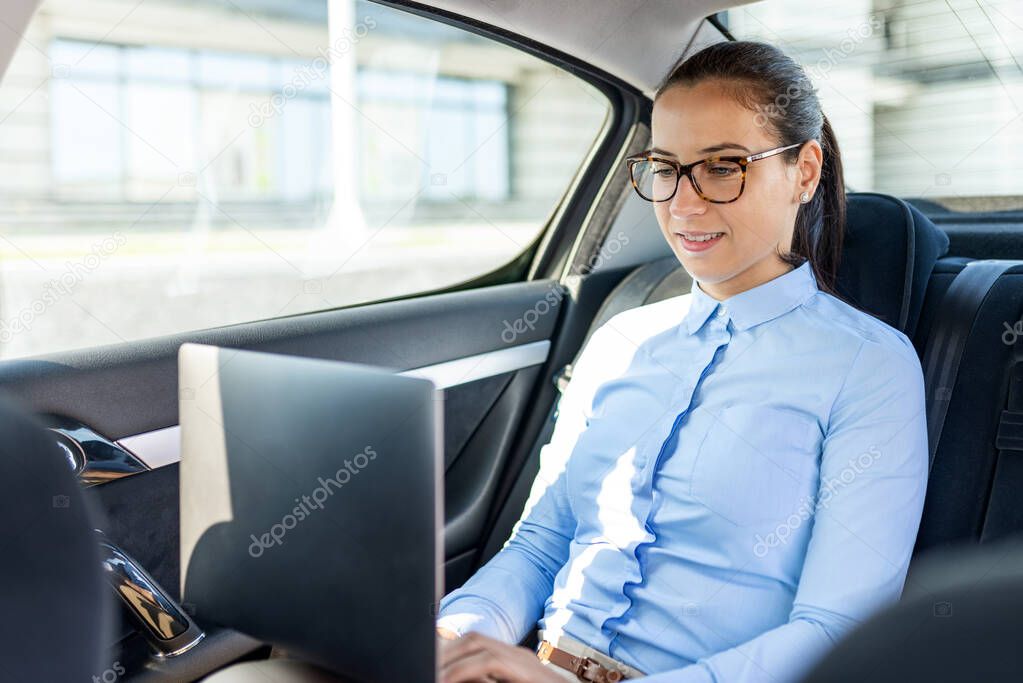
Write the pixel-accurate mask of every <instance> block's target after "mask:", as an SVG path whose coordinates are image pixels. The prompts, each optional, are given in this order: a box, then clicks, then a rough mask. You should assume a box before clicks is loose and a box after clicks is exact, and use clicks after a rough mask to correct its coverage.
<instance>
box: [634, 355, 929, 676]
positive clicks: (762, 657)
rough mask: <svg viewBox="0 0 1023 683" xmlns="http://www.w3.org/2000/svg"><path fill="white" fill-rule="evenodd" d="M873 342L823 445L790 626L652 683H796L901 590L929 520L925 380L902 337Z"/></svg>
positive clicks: (853, 372)
mask: <svg viewBox="0 0 1023 683" xmlns="http://www.w3.org/2000/svg"><path fill="white" fill-rule="evenodd" d="M900 341H901V342H902V344H901V346H899V347H897V348H893V347H892V345H885V344H882V343H880V342H878V341H874V340H868V341H865V342H864V343H863V345H862V346H861V347H860V350H859V352H858V355H857V357H856V360H855V361H854V362H853V366H852V368H851V369H850V371H849V374H848V376H847V377H846V380H845V383H844V384H843V386H842V388H841V389H840V391H839V393H838V396H837V398H836V399H835V401H834V404H833V406H832V409H831V412H830V420H829V424H828V426H827V429H826V436H825V438H824V442H823V448H822V455H821V468H820V486H819V489H818V494H817V504H816V507H815V511H814V517H813V529H812V532H811V537H810V542H809V545H808V547H807V554H806V559H805V561H804V564H803V571H802V574H801V576H800V581H799V587H798V588H797V590H796V596H795V599H794V602H793V606H792V611H791V613H790V615H789V621H788V623H786V624H784V625H782V626H779V627H777V628H774V629H772V630H770V631H767V632H765V633H762V634H760V635H759V636H757V637H756V638H753V639H752V640H749V641H747V642H745V643H743V644H741V645H738V646H737V647H734V648H732V649H729V650H725V651H722V652H718V653H715V654H713V655H711V656H708V657H706V658H703V659H700V660H698V661H697V662H695V663H694V664H692V665H690V666H687V667H684V668H682V669H676V670H674V671H668V672H662V673H658V674H654V675H652V676H648V677H646V678H644V679H643V680H644V681H649V682H650V683H669V682H670V683H724V682H726V681H727V683H753V682H754V681H758V682H759V681H765V680H767V681H772V683H795V682H796V681H799V680H800V679H801V678H802V676H803V675H805V674H806V673H807V672H808V670H809V669H810V668H811V667H812V666H813V665H814V664H816V663H817V661H818V660H819V659H820V658H821V657H822V656H823V655H824V654H826V653H827V651H828V650H829V649H830V648H831V647H832V646H833V645H834V644H835V643H836V642H837V641H838V640H839V639H840V638H842V637H843V636H844V635H846V634H847V633H848V632H849V631H850V630H851V629H852V628H853V627H854V626H856V625H857V624H859V623H860V622H862V621H863V620H865V619H866V618H867V617H869V616H870V615H871V614H872V613H874V612H875V611H876V610H878V609H880V608H882V607H884V606H886V605H888V604H891V603H894V602H895V601H897V600H898V598H899V596H900V595H901V593H902V588H903V584H904V582H905V579H906V573H907V571H908V568H909V560H910V556H911V555H912V551H913V546H914V545H915V541H916V535H917V531H918V528H919V526H920V518H921V515H922V513H923V503H924V494H925V492H926V488H927V470H928V449H927V421H926V411H925V403H924V382H923V373H922V371H921V368H920V363H919V360H918V359H917V356H916V353H915V352H914V351H913V350H912V349H913V347H912V344H911V343H910V342H909V340H908V339H906V338H905V337H904V336H902V337H900Z"/></svg>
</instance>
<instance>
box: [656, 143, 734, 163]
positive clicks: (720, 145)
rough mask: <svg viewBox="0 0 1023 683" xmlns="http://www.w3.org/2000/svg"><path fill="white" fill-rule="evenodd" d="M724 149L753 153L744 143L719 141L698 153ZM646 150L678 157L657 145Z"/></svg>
mask: <svg viewBox="0 0 1023 683" xmlns="http://www.w3.org/2000/svg"><path fill="white" fill-rule="evenodd" d="M725 149H741V150H743V151H744V152H748V153H750V154H752V153H753V152H752V151H751V150H750V149H749V148H747V147H746V146H745V145H740V144H739V143H737V142H720V143H718V144H716V145H712V146H710V147H704V148H703V149H701V150H700V151H699V152H698V153H699V154H713V153H714V152H720V151H721V150H725ZM648 151H649V153H650V154H657V155H660V156H665V157H675V158H676V159H677V158H678V155H677V154H675V153H674V152H669V151H668V150H666V149H661V148H659V147H651V148H650V149H649V150H648Z"/></svg>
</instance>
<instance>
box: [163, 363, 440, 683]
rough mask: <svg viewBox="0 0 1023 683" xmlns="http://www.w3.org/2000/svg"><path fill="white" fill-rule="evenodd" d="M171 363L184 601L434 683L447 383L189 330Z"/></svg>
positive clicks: (320, 656)
mask: <svg viewBox="0 0 1023 683" xmlns="http://www.w3.org/2000/svg"><path fill="white" fill-rule="evenodd" d="M178 362H179V401H180V421H181V465H180V468H181V469H180V476H181V493H180V495H181V591H182V596H183V599H182V601H183V602H184V603H185V604H188V605H190V607H191V608H192V609H194V612H195V616H196V617H197V619H198V621H199V622H200V623H203V624H221V625H224V626H228V627H230V628H233V629H236V630H238V631H241V632H243V633H246V634H248V635H250V636H252V637H254V638H257V639H260V640H264V641H266V642H270V643H274V644H275V645H278V646H280V647H281V648H283V649H284V650H285V651H286V652H288V653H289V654H290V655H293V656H296V657H298V658H301V659H305V660H308V661H311V662H313V663H315V664H318V665H320V666H321V667H324V668H326V669H329V670H331V671H334V672H336V673H338V674H341V675H342V676H347V677H349V678H351V679H353V680H355V681H359V682H360V683H393V682H394V681H403V682H406V683H419V682H422V683H434V682H435V680H436V676H437V673H436V669H437V654H436V637H435V634H434V619H435V612H436V605H437V603H438V602H439V600H440V597H441V591H442V574H441V572H440V570H439V568H440V566H441V561H442V556H441V552H442V543H441V533H442V531H443V519H442V513H441V505H442V498H441V476H442V474H441V472H442V469H441V463H442V453H443V450H442V448H443V447H442V434H443V430H442V424H441V421H442V416H443V411H442V403H441V401H442V393H441V392H440V391H439V390H438V389H437V388H436V387H435V385H434V384H433V382H431V381H429V380H426V379H420V378H415V377H408V376H402V375H398V374H395V373H394V372H393V371H389V370H386V369H382V368H375V367H372V366H366V365H358V364H353V363H342V362H335V361H326V360H315V359H308V358H298V357H292V356H283V355H276V354H268V353H257V352H252V351H239V350H234V349H225V348H218V347H214V346H205V345H198V344H185V345H183V346H182V347H181V349H180V351H179V354H178Z"/></svg>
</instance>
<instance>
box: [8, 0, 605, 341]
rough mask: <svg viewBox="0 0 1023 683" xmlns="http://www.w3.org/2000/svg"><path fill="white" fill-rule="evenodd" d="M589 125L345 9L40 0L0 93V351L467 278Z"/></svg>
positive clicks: (186, 325)
mask: <svg viewBox="0 0 1023 683" xmlns="http://www.w3.org/2000/svg"><path fill="white" fill-rule="evenodd" d="M608 113H609V102H608V100H607V98H606V97H605V96H604V95H603V94H602V93H601V92H600V91H598V90H597V89H595V88H594V87H592V86H591V85H589V84H588V83H586V82H584V81H582V80H580V79H579V78H577V77H576V76H573V75H570V74H568V73H567V72H564V71H562V70H560V69H558V68H556V67H554V66H553V65H551V64H549V63H547V62H545V61H542V60H540V59H538V58H536V57H534V56H531V55H529V54H526V53H525V52H523V51H521V50H518V49H515V48H513V47H510V46H508V45H505V44H502V43H498V42H495V41H492V40H489V39H486V38H483V37H480V36H477V35H475V34H472V33H469V32H467V31H464V30H461V29H459V28H456V27H452V26H449V25H446V24H442V23H439V22H437V21H434V20H432V19H429V18H424V17H422V16H418V15H413V14H409V13H406V12H402V11H399V10H395V9H393V8H389V7H383V6H380V5H376V4H371V3H369V2H362V1H361V0H360V1H357V2H352V1H351V0H330V1H329V2H328V0H322V1H320V2H318V1H316V0H311V1H307V2H301V3H296V2H292V1H291V0H232V1H231V2H213V1H212V0H211V1H209V2H180V0H147V1H146V2H144V3H139V2H137V0H104V1H103V2H98V1H81V2H67V1H66V0H44V2H43V3H42V4H41V7H40V8H39V10H38V12H37V14H36V16H35V17H34V19H33V20H32V22H31V24H30V26H29V27H28V29H27V31H26V32H25V35H24V36H23V40H22V41H21V43H20V46H19V48H18V51H17V53H16V55H15V57H14V59H13V62H12V64H11V67H10V69H9V70H8V72H7V74H6V75H5V77H4V80H3V82H2V85H0V164H2V166H3V173H0V198H2V202H0V204H2V206H3V208H2V209H0V211H2V216H3V218H2V223H0V356H2V357H14V356H24V355H29V354H39V353H46V352H53V351H59V350H65V349H71V348H80V347H86V346H91V345H96V344H105V343H116V342H120V341H129V340H135V339H139V338H144V337H150V336H156V335H162V334H168V333H175V332H181V331H186V330H193V329H201V328H208V327H213V326H221V325H226V324H233V323H238V322H244V321H252V320H260V319H267V318H273V317H279V316H286V315H293V314H297V313H303V312H308V311H314V310H321V309H329V308H335V307H338V306H345V305H350V304H357V303H362V302H369V301H374V300H379V299H383V298H389V297H395V296H402V295H409V294H414V293H419V292H424V291H429V290H432V289H436V288H440V287H446V286H451V285H455V284H458V283H461V282H465V281H467V280H470V279H473V278H476V277H478V276H480V275H483V274H486V273H488V272H490V271H493V270H495V269H497V268H499V267H501V266H502V265H504V264H507V263H509V262H511V261H512V260H514V259H515V257H516V256H517V255H519V254H521V253H522V252H523V251H524V250H525V249H527V248H528V246H529V245H530V244H531V243H532V242H534V240H535V239H536V238H537V237H538V235H539V234H540V232H541V231H542V230H543V229H544V227H545V225H546V223H547V222H548V220H549V218H550V216H551V215H552V212H553V210H554V209H555V208H556V206H557V204H558V202H559V200H560V199H561V197H562V195H563V194H564V193H565V192H566V189H567V188H568V187H569V186H570V184H571V183H572V180H573V178H574V177H575V175H576V174H577V172H578V171H579V169H580V168H581V167H582V165H583V163H584V160H585V159H586V158H587V156H588V155H589V153H590V151H591V150H592V149H593V148H594V147H595V145H596V144H597V141H598V138H599V137H600V135H601V132H602V130H603V127H604V125H605V122H606V120H607V118H608Z"/></svg>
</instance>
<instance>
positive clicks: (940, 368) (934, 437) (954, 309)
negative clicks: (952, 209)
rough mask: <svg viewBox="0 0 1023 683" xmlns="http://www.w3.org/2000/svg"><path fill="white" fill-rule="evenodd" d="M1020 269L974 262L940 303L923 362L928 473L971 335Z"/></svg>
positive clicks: (1004, 263)
mask: <svg viewBox="0 0 1023 683" xmlns="http://www.w3.org/2000/svg"><path fill="white" fill-rule="evenodd" d="M1017 265H1023V261H1008V260H1004V261H1003V260H980V261H971V262H970V263H968V264H966V267H964V268H963V269H962V270H961V271H959V274H958V275H956V277H955V279H954V280H952V284H951V285H949V288H948V291H946V292H945V297H944V298H943V299H942V300H941V312H940V313H939V314H938V316H937V320H936V322H935V324H934V328H933V329H932V330H931V333H930V339H929V340H928V342H927V347H926V349H925V351H924V360H923V370H924V385H925V387H926V390H927V399H926V405H927V445H928V459H929V462H928V472H929V471H930V470H931V469H932V468H933V467H934V455H935V453H937V451H938V442H939V441H941V432H942V429H943V428H944V426H945V418H946V416H947V415H948V406H949V404H950V403H951V402H952V390H953V389H954V388H955V384H956V378H957V377H958V375H959V366H960V365H961V364H962V360H963V351H964V350H965V348H966V342H967V340H968V339H969V338H970V331H971V330H972V329H973V325H974V323H975V322H976V320H977V315H978V314H979V313H980V309H981V307H982V306H983V304H984V300H985V299H986V298H987V295H988V292H989V291H991V287H992V286H993V285H994V284H995V282H996V281H997V280H998V278H999V277H1001V276H1002V274H1004V273H1005V271H1007V270H1009V269H1010V268H1012V267H1013V266H1017Z"/></svg>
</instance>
